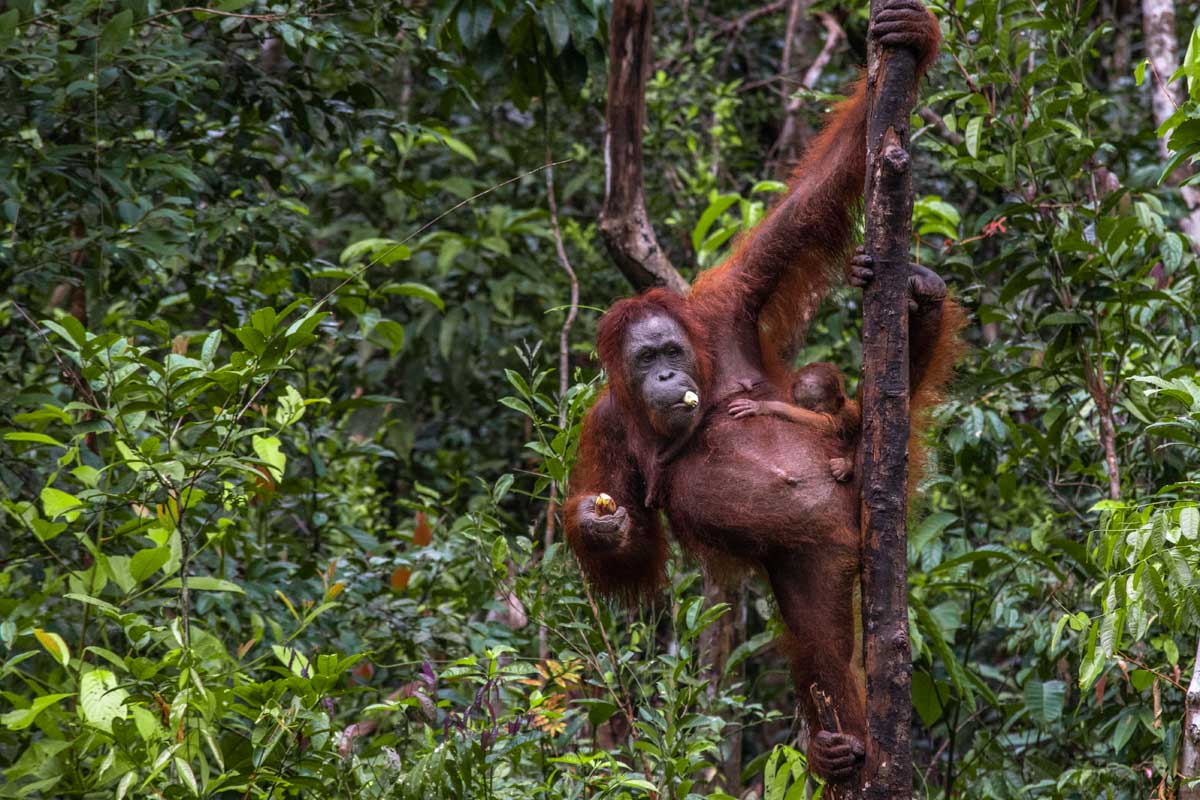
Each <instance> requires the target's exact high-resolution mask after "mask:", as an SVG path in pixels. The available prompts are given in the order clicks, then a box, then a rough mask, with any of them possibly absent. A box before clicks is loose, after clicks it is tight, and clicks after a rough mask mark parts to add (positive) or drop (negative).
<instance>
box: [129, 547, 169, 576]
mask: <svg viewBox="0 0 1200 800" xmlns="http://www.w3.org/2000/svg"><path fill="white" fill-rule="evenodd" d="M170 557H171V549H170V548H168V547H147V548H146V549H144V550H139V551H137V552H136V553H134V554H133V557H132V558H130V559H129V574H130V576H131V577H132V578H133V580H134V582H135V583H141V582H142V581H144V580H146V579H147V578H149V577H150V576H151V575H153V574H154V573H156V572H158V570H159V568H160V567H161V566H162V565H163V564H165V563H167V559H169V558H170Z"/></svg>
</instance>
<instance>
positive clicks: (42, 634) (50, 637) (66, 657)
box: [33, 628, 71, 667]
mask: <svg viewBox="0 0 1200 800" xmlns="http://www.w3.org/2000/svg"><path fill="white" fill-rule="evenodd" d="M33 635H34V636H36V637H37V640H38V641H39V642H41V643H42V647H44V648H46V652H47V653H49V654H50V655H52V656H54V660H55V661H57V662H58V663H60V664H62V665H63V666H64V667H65V666H66V665H67V664H69V663H70V661H71V651H70V649H69V648H68V647H67V643H66V642H64V641H63V638H62V637H61V636H59V635H58V634H57V633H53V632H52V631H44V630H42V629H41V628H34V629H33Z"/></svg>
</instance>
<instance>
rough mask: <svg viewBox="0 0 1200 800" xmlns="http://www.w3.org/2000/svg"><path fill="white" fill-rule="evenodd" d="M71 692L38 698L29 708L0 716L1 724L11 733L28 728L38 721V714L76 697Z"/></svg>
mask: <svg viewBox="0 0 1200 800" xmlns="http://www.w3.org/2000/svg"><path fill="white" fill-rule="evenodd" d="M74 696H75V695H74V694H73V693H71V692H66V693H60V694H44V695H42V696H41V697H38V698H36V699H35V700H34V701H33V703H32V704H31V705H30V706H29V708H18V709H17V710H16V711H10V712H8V713H7V714H4V715H3V716H0V724H3V725H4V727H6V728H8V729H9V730H10V731H19V730H22V729H24V728H28V727H29V726H30V725H32V724H33V721H34V720H35V719H37V716H38V714H41V713H42V712H43V711H45V710H46V709H47V708H49V707H50V706H52V705H54V704H55V703H57V702H59V701H60V700H62V699H63V698H66V697H74Z"/></svg>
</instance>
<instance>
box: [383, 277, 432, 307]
mask: <svg viewBox="0 0 1200 800" xmlns="http://www.w3.org/2000/svg"><path fill="white" fill-rule="evenodd" d="M383 293H384V294H399V295H404V296H406V297H419V298H420V299H422V300H425V301H426V302H429V303H433V304H434V305H435V306H437V309H438V311H445V310H446V304H445V303H444V302H443V301H442V298H441V297H440V296H439V295H438V293H437V292H435V291H434V290H433V289H431V288H430V287H428V286H426V285H425V284H423V283H411V282H408V283H396V284H391V285H389V286H385V287H383Z"/></svg>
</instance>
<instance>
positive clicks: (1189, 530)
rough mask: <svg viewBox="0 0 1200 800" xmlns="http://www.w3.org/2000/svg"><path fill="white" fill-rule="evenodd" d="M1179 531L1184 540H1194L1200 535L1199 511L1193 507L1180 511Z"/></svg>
mask: <svg viewBox="0 0 1200 800" xmlns="http://www.w3.org/2000/svg"><path fill="white" fill-rule="evenodd" d="M1179 531H1180V534H1181V535H1182V536H1183V538H1184V539H1189V540H1195V539H1196V538H1197V536H1198V535H1200V510H1197V509H1196V508H1195V506H1189V507H1188V508H1184V509H1181V510H1180V512H1179Z"/></svg>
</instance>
